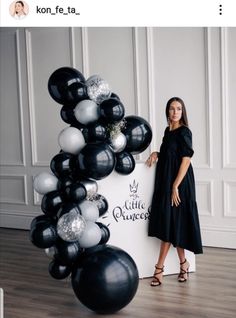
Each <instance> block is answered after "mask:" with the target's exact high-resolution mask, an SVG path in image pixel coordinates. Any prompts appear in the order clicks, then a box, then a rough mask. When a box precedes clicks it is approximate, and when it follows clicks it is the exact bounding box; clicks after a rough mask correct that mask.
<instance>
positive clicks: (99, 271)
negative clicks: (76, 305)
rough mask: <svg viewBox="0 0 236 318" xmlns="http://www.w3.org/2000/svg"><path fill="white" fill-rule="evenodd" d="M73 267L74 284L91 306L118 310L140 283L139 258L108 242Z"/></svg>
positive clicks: (98, 309) (79, 295) (74, 287)
mask: <svg viewBox="0 0 236 318" xmlns="http://www.w3.org/2000/svg"><path fill="white" fill-rule="evenodd" d="M81 266H82V268H74V270H73V271H72V287H73V290H74V292H75V294H76V296H77V297H78V299H79V300H80V301H81V302H82V303H83V304H84V305H85V306H87V307H88V308H90V309H91V310H93V311H95V312H97V313H101V314H109V313H114V312H116V311H118V310H120V309H121V308H123V307H124V306H126V305H127V304H128V303H129V302H130V301H131V300H132V298H133V297H134V295H135V293H136V291H137V288H138V283H139V275H138V270H137V267H136V264H135V262H134V261H133V259H132V258H131V257H130V256H129V254H127V253H126V252H125V251H123V250H121V249H119V248H117V247H113V246H108V245H103V248H101V249H97V251H94V252H93V253H91V254H89V255H87V257H85V258H84V259H83V261H82V265H81Z"/></svg>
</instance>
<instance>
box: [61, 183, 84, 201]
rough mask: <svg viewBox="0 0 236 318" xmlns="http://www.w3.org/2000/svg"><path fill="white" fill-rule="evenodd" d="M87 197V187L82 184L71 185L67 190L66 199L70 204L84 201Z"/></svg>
mask: <svg viewBox="0 0 236 318" xmlns="http://www.w3.org/2000/svg"><path fill="white" fill-rule="evenodd" d="M86 196H87V190H86V188H85V186H84V185H83V184H82V183H80V182H75V183H72V184H70V185H69V186H68V187H66V188H65V197H66V199H67V200H68V201H69V202H75V203H78V202H80V201H82V200H84V199H85V198H86Z"/></svg>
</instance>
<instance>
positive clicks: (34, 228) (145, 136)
mask: <svg viewBox="0 0 236 318" xmlns="http://www.w3.org/2000/svg"><path fill="white" fill-rule="evenodd" d="M48 91H49V94H50V95H51V97H52V98H53V99H54V100H55V101H56V102H57V103H59V104H61V105H62V108H61V112H60V115H61V118H62V120H63V121H64V122H66V123H67V124H69V125H70V126H69V127H66V128H65V129H63V130H62V131H61V132H60V134H59V136H58V143H59V146H60V148H61V151H60V152H59V153H58V154H56V155H55V156H54V157H53V158H52V160H51V162H50V169H51V173H48V172H42V173H39V174H38V175H36V176H35V177H34V184H33V185H34V189H35V191H36V192H38V193H39V194H42V195H43V198H42V201H41V209H42V212H43V213H44V214H42V215H39V216H37V217H35V218H34V219H33V220H32V222H31V226H30V240H31V242H32V243H33V244H34V245H35V246H36V247H38V248H41V249H44V250H45V253H46V255H47V256H48V257H49V258H50V259H51V262H50V264H49V268H48V271H49V273H50V275H51V276H52V277H53V278H55V279H64V278H66V277H68V276H69V275H71V282H72V288H73V291H74V293H75V295H76V296H77V298H78V299H79V300H80V301H81V302H82V303H83V304H84V305H85V306H87V307H88V308H89V309H91V310H93V311H95V312H98V313H103V314H107V313H113V312H115V311H118V310H120V309H121V308H123V307H124V306H126V305H127V304H128V303H129V302H130V301H131V300H132V298H133V297H134V295H135V293H136V291H137V288H138V281H139V275H138V270H137V266H136V264H135V262H134V261H133V259H132V258H131V256H130V255H129V254H128V253H126V252H125V251H124V250H122V249H120V248H118V247H114V246H111V245H107V244H106V243H107V242H108V240H109V238H110V231H109V228H108V226H106V225H105V224H103V223H101V222H99V221H98V219H99V217H101V216H102V215H103V214H104V213H106V212H107V211H108V202H107V200H106V198H105V197H104V196H103V195H101V194H99V193H97V191H98V184H97V182H96V180H101V179H103V178H105V177H107V176H108V175H109V174H110V173H111V172H112V171H113V170H115V171H116V172H117V173H119V174H121V175H128V174H130V173H131V172H132V171H133V170H134V168H135V160H134V157H133V155H134V154H138V153H140V152H142V151H144V150H145V149H146V148H147V147H148V145H149V144H150V142H151V139H152V131H151V127H150V125H149V123H148V122H147V121H146V120H145V119H143V118H142V117H139V116H127V117H125V107H124V105H123V104H122V102H121V101H120V98H119V97H118V96H117V95H116V94H115V93H112V92H111V90H110V88H109V85H108V83H107V82H106V81H105V80H104V79H102V78H101V77H100V76H98V75H93V76H91V77H89V78H88V79H87V80H85V78H84V76H83V74H82V73H81V72H80V71H78V70H76V69H74V68H71V67H62V68H59V69H57V70H55V71H54V72H53V73H52V74H51V76H50V78H49V80H48Z"/></svg>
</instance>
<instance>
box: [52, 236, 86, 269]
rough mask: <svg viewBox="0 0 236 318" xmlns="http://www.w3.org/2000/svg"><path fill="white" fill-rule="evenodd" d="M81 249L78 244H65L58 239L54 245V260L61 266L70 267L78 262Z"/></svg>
mask: <svg viewBox="0 0 236 318" xmlns="http://www.w3.org/2000/svg"><path fill="white" fill-rule="evenodd" d="M82 251H83V250H82V249H81V247H80V246H79V243H78V242H66V241H63V240H61V239H58V241H57V243H56V244H55V255H54V257H55V259H56V260H58V262H59V263H60V264H62V265H69V266H71V265H72V264H73V263H74V262H76V261H78V259H79V258H80V256H81V253H82Z"/></svg>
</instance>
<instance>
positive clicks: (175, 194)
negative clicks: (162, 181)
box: [171, 187, 181, 206]
mask: <svg viewBox="0 0 236 318" xmlns="http://www.w3.org/2000/svg"><path fill="white" fill-rule="evenodd" d="M180 203H181V200H180V197H179V190H178V188H177V187H173V188H172V194H171V206H174V205H175V206H178V205H179V204H180Z"/></svg>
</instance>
